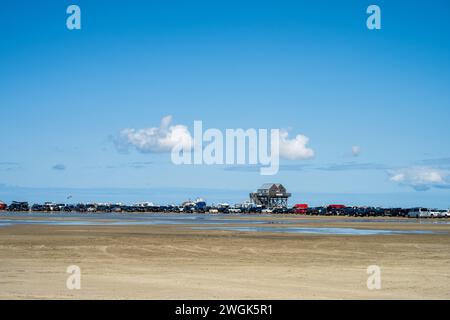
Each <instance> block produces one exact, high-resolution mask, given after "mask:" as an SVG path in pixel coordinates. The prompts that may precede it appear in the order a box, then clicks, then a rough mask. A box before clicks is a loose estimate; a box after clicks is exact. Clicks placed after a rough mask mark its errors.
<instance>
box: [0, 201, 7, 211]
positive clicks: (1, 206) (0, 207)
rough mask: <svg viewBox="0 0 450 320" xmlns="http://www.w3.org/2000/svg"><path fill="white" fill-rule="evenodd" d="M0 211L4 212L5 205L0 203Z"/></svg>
mask: <svg viewBox="0 0 450 320" xmlns="http://www.w3.org/2000/svg"><path fill="white" fill-rule="evenodd" d="M0 210H6V203H4V202H1V201H0Z"/></svg>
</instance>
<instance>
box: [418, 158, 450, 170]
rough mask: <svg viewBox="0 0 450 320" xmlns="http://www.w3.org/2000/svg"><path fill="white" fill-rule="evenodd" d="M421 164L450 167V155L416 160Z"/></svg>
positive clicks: (442, 167) (443, 167)
mask: <svg viewBox="0 0 450 320" xmlns="http://www.w3.org/2000/svg"><path fill="white" fill-rule="evenodd" d="M416 163H417V165H419V166H432V167H435V168H440V169H450V157H448V158H435V159H425V160H420V161H417V162H416Z"/></svg>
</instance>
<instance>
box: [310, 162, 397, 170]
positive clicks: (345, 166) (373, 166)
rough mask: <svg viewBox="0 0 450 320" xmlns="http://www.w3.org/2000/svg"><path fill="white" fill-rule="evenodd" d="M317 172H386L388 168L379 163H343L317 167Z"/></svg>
mask: <svg viewBox="0 0 450 320" xmlns="http://www.w3.org/2000/svg"><path fill="white" fill-rule="evenodd" d="M316 169H318V170H324V171H348V170H386V169H389V167H388V166H386V165H384V164H380V163H370V162H369V163H358V162H345V163H337V164H336V163H335V164H330V165H326V166H322V167H317V168H316Z"/></svg>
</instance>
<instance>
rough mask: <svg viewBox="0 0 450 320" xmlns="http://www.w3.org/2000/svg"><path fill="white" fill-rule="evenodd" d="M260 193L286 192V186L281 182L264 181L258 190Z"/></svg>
mask: <svg viewBox="0 0 450 320" xmlns="http://www.w3.org/2000/svg"><path fill="white" fill-rule="evenodd" d="M257 192H258V193H286V188H285V187H284V186H283V185H282V184H281V183H264V184H263V185H262V186H261V187H259V188H258V190H257Z"/></svg>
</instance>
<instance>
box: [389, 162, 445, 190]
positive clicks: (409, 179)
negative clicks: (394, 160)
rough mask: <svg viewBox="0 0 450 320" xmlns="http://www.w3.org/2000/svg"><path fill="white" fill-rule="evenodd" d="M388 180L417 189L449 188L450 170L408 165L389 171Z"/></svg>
mask: <svg viewBox="0 0 450 320" xmlns="http://www.w3.org/2000/svg"><path fill="white" fill-rule="evenodd" d="M389 175H390V178H389V179H390V180H391V181H393V182H396V183H398V184H400V185H403V186H408V187H411V188H413V189H414V190H417V191H425V190H429V189H431V188H438V189H450V171H448V170H442V169H439V168H433V167H409V168H403V169H398V170H392V171H390V172H389Z"/></svg>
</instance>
